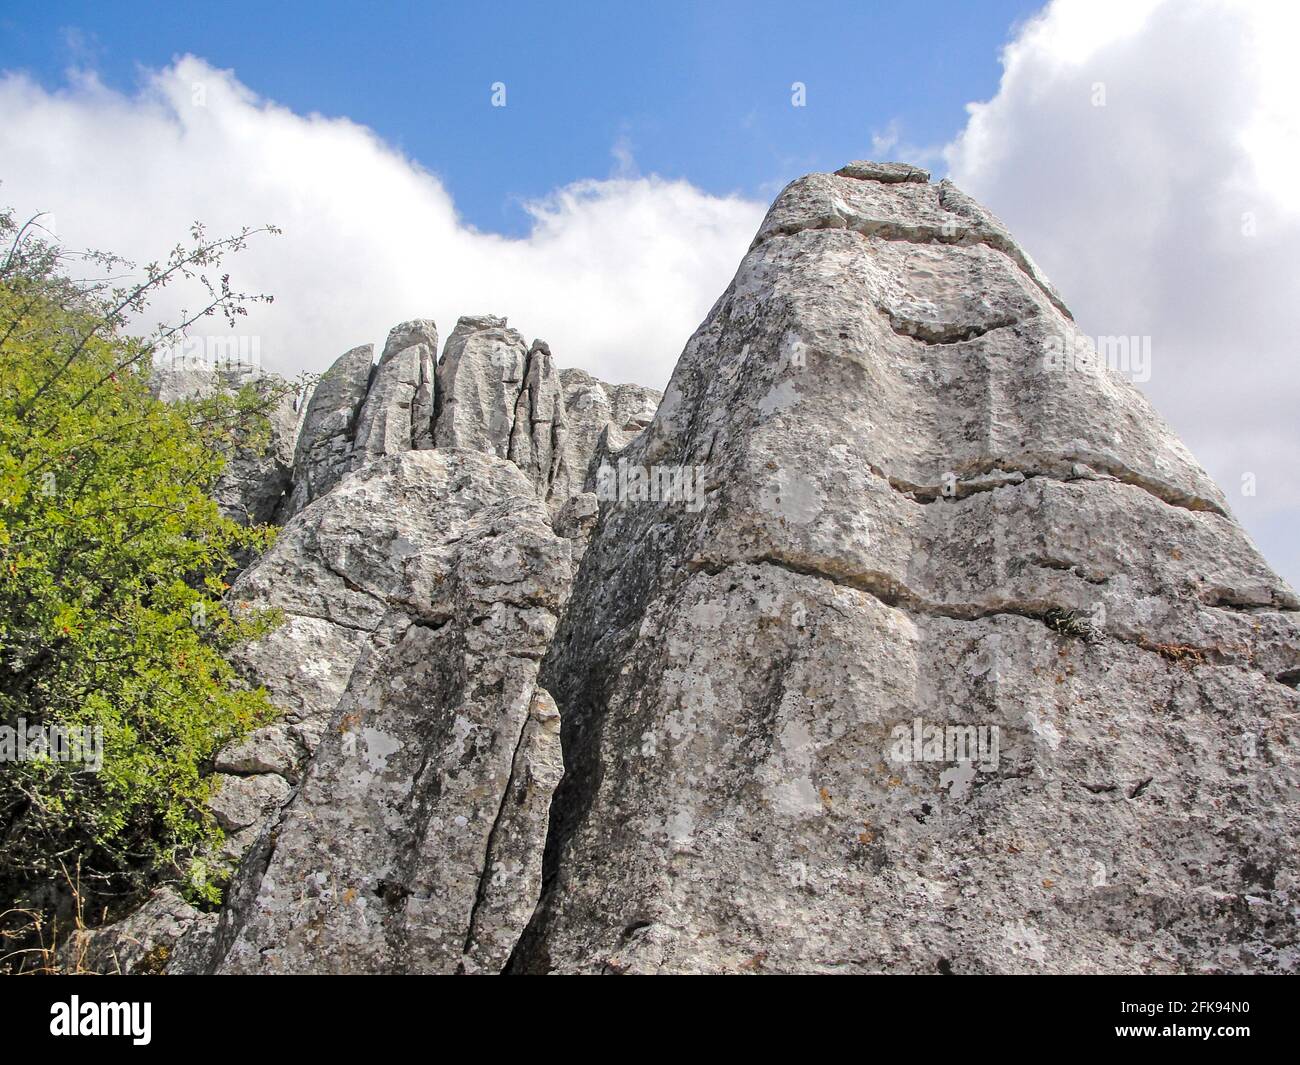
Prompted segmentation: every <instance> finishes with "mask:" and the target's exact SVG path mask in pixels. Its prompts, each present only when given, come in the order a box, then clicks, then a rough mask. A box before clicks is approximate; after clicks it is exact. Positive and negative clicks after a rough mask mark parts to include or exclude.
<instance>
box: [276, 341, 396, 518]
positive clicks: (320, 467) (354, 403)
mask: <svg viewBox="0 0 1300 1065" xmlns="http://www.w3.org/2000/svg"><path fill="white" fill-rule="evenodd" d="M374 359H375V349H374V346H373V345H371V344H362V345H360V346H359V347H355V348H353V349H352V350H351V351H347V352H344V354H342V355H340V356H339V357H338V359H337V360H335V362H334V364H333V365H332V366H331V367H330V368H329V369H328V370H326V371H325V373H323V374H322V375H321V378H320V380H319V381H318V382H317V383H316V387H315V389H313V391H312V394H311V399H310V400H308V402H307V409H306V413H304V415H303V419H302V428H301V429H300V431H299V433H298V443H297V448H296V450H295V452H294V474H293V490H292V493H291V495H290V497H289V499H287V500H286V502H285V506H284V508H283V511H282V514H281V518H280V520H281V522H282V523H283V522H285V521H288V519H289V518H291V517H293V515H295V514H297V513H298V511H300V510H302V508H303V507H305V506H307V504H308V503H310V502H312V500H315V499H319V498H320V497H321V496H323V495H324V494H325V493H326V492H328V491H329V490H330V489H331V488H333V487H334V485H336V484H337V483H338V482H339V479H340V478H341V477H342V476H343V475H344V474H345V473H347V472H348V470H349V469H350V468H351V466H352V443H353V434H354V432H355V430H356V424H357V417H358V415H359V414H360V412H361V406H362V404H363V403H364V402H365V399H366V393H367V392H368V391H369V388H370V376H371V371H372V364H373V363H374Z"/></svg>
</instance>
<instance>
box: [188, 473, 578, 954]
mask: <svg viewBox="0 0 1300 1065" xmlns="http://www.w3.org/2000/svg"><path fill="white" fill-rule="evenodd" d="M570 576H571V563H570V553H569V546H568V543H567V541H565V540H564V539H562V538H560V537H558V536H556V535H555V534H554V533H553V532H552V531H551V529H550V525H549V522H548V519H547V515H546V511H545V508H544V507H543V506H542V504H541V502H540V501H539V500H538V499H537V498H536V495H535V492H534V489H533V486H532V485H531V484H530V483H529V481H528V480H527V478H526V477H525V475H524V474H523V473H522V472H521V471H520V470H519V469H518V468H517V467H515V466H514V465H513V464H511V463H509V462H507V461H504V460H501V459H497V458H493V457H490V456H487V455H484V454H480V453H478V452H474V451H468V450H464V449H438V450H424V451H408V452H405V453H402V454H398V455H390V456H386V457H384V458H381V459H378V460H376V461H372V462H370V463H368V464H366V465H365V466H363V467H362V468H361V469H360V470H358V471H356V472H354V473H352V474H350V475H348V476H347V477H345V478H344V479H343V480H342V481H341V482H340V483H339V484H338V485H337V486H336V487H335V488H334V489H333V490H332V491H331V492H329V493H328V494H327V495H326V496H325V497H324V498H322V499H321V500H319V501H317V502H316V503H314V504H313V505H311V506H310V507H308V508H307V509H306V510H305V511H303V512H302V513H301V514H299V515H298V516H297V517H296V518H295V519H294V520H293V521H292V522H291V523H290V524H289V526H287V527H286V528H285V530H284V531H283V532H282V534H281V536H280V538H279V540H278V541H277V543H276V545H275V547H274V548H272V550H271V551H270V552H268V554H267V555H266V556H265V557H264V558H263V559H262V560H260V561H259V562H258V563H257V564H256V565H255V566H253V567H252V568H251V569H250V570H249V571H248V572H247V573H245V574H244V575H243V577H241V579H240V581H239V582H237V584H236V586H235V588H234V589H233V591H232V594H233V595H234V596H235V597H236V598H237V599H238V600H240V601H245V602H249V603H250V604H254V605H258V606H277V607H280V608H281V609H283V610H285V611H286V612H287V613H288V614H289V616H290V618H291V619H292V620H297V621H299V622H300V623H305V624H309V625H310V626H311V627H310V628H309V629H307V630H306V633H305V634H304V632H303V631H302V630H299V631H298V632H297V633H295V632H294V631H293V630H290V629H289V628H288V626H286V627H284V628H281V629H279V630H277V631H276V632H274V633H272V634H270V635H269V636H268V637H266V638H265V639H264V640H263V641H261V643H260V645H258V646H256V647H255V648H254V651H253V655H252V657H251V658H250V659H249V663H250V665H251V666H252V668H254V669H255V675H256V677H257V678H258V679H260V680H262V681H264V682H265V683H267V685H268V687H269V688H270V689H271V692H272V695H273V696H274V697H276V698H277V699H280V698H282V697H283V695H284V694H285V693H286V692H288V691H292V690H295V689H299V688H302V689H304V690H302V691H301V693H300V703H299V706H298V707H297V709H296V713H295V714H293V715H292V717H296V719H297V720H296V721H294V722H293V723H294V724H295V725H296V726H297V727H298V728H299V729H300V730H301V731H302V733H303V734H304V735H303V736H302V737H301V740H302V743H303V745H304V747H308V748H312V747H314V754H313V756H312V757H311V760H310V762H309V764H308V765H307V767H306V769H305V770H304V771H303V774H302V780H301V784H300V785H299V786H298V788H297V790H296V791H295V792H294V794H293V795H292V797H291V798H290V800H289V802H288V803H287V804H286V805H285V807H284V809H283V810H282V812H281V813H280V814H279V816H278V817H277V818H275V819H274V820H273V821H272V822H271V823H270V824H268V826H267V827H266V829H265V830H264V831H263V832H262V835H261V838H260V839H259V840H258V841H257V842H256V843H255V844H254V845H253V847H252V849H251V850H250V852H249V854H248V856H247V857H246V858H245V860H244V863H243V865H242V866H241V869H240V874H239V881H238V882H237V884H236V886H235V888H234V889H233V891H232V894H231V899H230V902H229V904H228V906H227V907H226V909H225V911H224V912H223V915H222V924H221V927H220V928H219V930H218V934H217V937H216V939H215V941H214V944H213V948H212V952H211V954H210V956H209V957H208V958H207V959H206V961H205V962H204V964H203V965H202V966H200V967H201V968H205V969H209V970H216V971H221V972H394V971H401V972H453V971H456V970H457V969H458V968H461V967H463V968H464V969H465V970H467V971H499V970H500V968H501V966H502V965H503V964H504V963H505V960H506V958H507V956H508V954H509V950H510V948H511V947H512V946H513V944H514V942H515V940H516V939H517V937H518V934H519V931H520V930H521V929H522V927H523V925H524V923H525V922H526V920H527V918H528V916H529V914H530V913H531V911H532V908H533V905H534V903H535V902H536V899H537V895H538V891H539V887H540V876H541V847H542V841H543V839H544V836H545V831H546V823H547V812H548V809H549V804H550V795H551V791H552V790H553V788H554V786H555V783H556V781H557V780H558V778H559V776H560V772H561V765H562V762H561V759H560V752H559V740H558V720H557V716H556V713H555V710H554V704H553V703H552V702H551V700H550V698H549V696H548V695H547V694H546V693H545V691H544V690H542V689H541V688H540V687H539V686H538V685H537V681H536V677H537V670H538V667H539V663H540V660H541V658H542V656H543V654H544V653H545V651H546V648H547V646H548V644H549V641H550V638H551V636H552V634H553V633H554V629H555V625H556V618H557V616H558V614H559V611H560V608H561V605H562V603H563V601H564V599H565V596H566V595H567V591H568V586H569V580H570ZM304 635H305V636H306V638H304ZM291 648H292V651H293V653H292V654H290V649H291ZM277 669H278V670H279V671H280V675H277V672H276V671H277ZM326 722H327V723H328V724H327V726H326ZM312 736H318V737H319V741H318V742H315V743H314V744H313V740H312V738H311V737H312ZM247 757H248V756H247V755H244V756H243V758H247ZM241 764H242V763H241ZM250 768H251V767H250ZM271 776H273V777H274V779H275V780H277V781H278V780H281V779H282V778H281V777H280V776H279V775H278V774H269V773H268V774H263V775H262V776H261V777H258V776H245V777H238V778H232V779H233V780H239V781H253V780H258V779H269V778H270V777H271ZM229 787H231V780H227V781H225V782H224V783H223V787H222V789H221V791H220V792H218V801H220V799H221V796H222V795H223V794H224V793H225V792H226V790H227V788H229ZM244 787H245V788H248V787H249V785H247V784H245V785H244ZM240 811H242V807H240V806H237V807H236V809H235V813H234V814H232V813H231V812H229V811H227V812H226V814H225V816H226V817H227V819H228V820H230V822H231V824H232V826H233V825H235V823H236V822H238V821H241V820H244V817H243V816H242V815H241V813H240Z"/></svg>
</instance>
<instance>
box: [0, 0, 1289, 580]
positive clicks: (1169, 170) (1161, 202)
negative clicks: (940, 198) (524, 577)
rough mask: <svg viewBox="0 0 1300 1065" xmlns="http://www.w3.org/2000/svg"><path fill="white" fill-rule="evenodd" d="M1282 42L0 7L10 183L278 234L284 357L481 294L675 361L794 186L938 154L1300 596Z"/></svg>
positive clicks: (254, 265) (635, 376)
mask: <svg viewBox="0 0 1300 1065" xmlns="http://www.w3.org/2000/svg"><path fill="white" fill-rule="evenodd" d="M1296 40H1300V5H1297V4H1294V3H1289V2H1285V3H1284V2H1279V3H1269V2H1264V0H1197V2H1196V3H1191V2H1188V0H1051V2H1050V3H1048V2H1046V0H1044V3H1043V4H1041V5H1040V4H1037V3H1027V2H1011V0H981V2H978V3H975V2H968V3H957V2H943V3H929V4H924V3H901V2H900V3H889V4H884V3H878V4H872V3H862V2H853V0H840V2H834V3H832V2H818V3H805V4H795V3H788V2H786V3H779V4H778V3H774V2H757V3H748V4H740V3H698V4H685V3H656V4H645V3H638V4H631V3H616V2H610V3H603V4H595V3H559V2H553V3H547V4H544V5H543V4H528V5H525V4H519V3H509V2H493V3H488V4H484V3H477V4H470V3H455V4H446V5H439V6H437V7H434V6H431V5H420V6H416V5H393V4H365V5H342V4H337V3H330V2H318V3H315V4H311V5H307V4H257V5H254V4H246V3H239V2H236V3H204V4H187V3H171V4H166V5H163V4H158V5H144V4H117V3H115V4H104V3H97V4H89V3H85V4H82V3H76V4H73V3H59V2H49V3H44V4H41V5H29V6H28V7H27V8H26V9H25V10H23V9H19V8H16V6H15V5H14V4H10V5H9V6H8V7H5V8H3V9H0V182H3V184H0V203H3V204H4V205H6V206H12V207H13V208H14V209H15V210H16V211H17V212H18V213H19V214H21V215H24V216H25V217H26V216H27V215H30V214H31V213H34V212H36V211H48V212H51V213H50V214H49V215H47V216H46V221H47V222H48V223H49V224H50V225H51V226H54V225H55V223H56V220H57V232H58V235H59V237H60V239H62V240H63V241H64V242H65V243H67V244H68V245H70V246H73V247H92V248H102V249H108V250H112V251H114V252H117V253H119V254H121V255H124V256H125V257H127V258H128V259H131V260H134V261H136V262H148V261H150V260H151V259H154V258H156V257H158V256H159V255H160V254H165V251H166V249H167V248H169V247H171V246H172V245H173V244H174V243H175V242H176V240H177V239H179V238H180V237H181V236H183V234H184V233H185V232H186V231H187V229H188V227H189V225H190V224H191V223H192V222H193V221H194V220H195V219H202V220H203V221H205V222H206V223H208V224H209V226H210V228H211V229H212V230H213V231H230V230H232V229H237V228H238V227H239V226H241V225H243V224H246V223H248V224H257V223H261V222H271V223H275V224H277V225H279V226H281V227H282V228H283V230H284V235H283V236H282V237H280V238H276V239H275V240H273V241H270V240H268V241H263V242H259V243H258V245H257V246H256V247H253V248H250V249H249V250H248V251H247V252H244V253H242V254H241V255H240V256H239V258H238V260H237V261H236V262H235V263H233V264H232V272H233V274H234V277H235V281H236V283H238V284H240V285H241V286H243V287H244V288H245V289H246V290H249V291H259V292H270V293H273V294H274V295H275V297H276V299H275V303H274V305H272V306H269V307H259V308H258V309H256V310H255V311H254V312H253V314H251V315H250V316H249V318H248V319H245V320H241V321H242V322H243V327H244V328H245V329H247V330H248V331H249V332H252V333H254V334H255V335H256V336H258V337H259V339H260V341H261V343H262V353H263V357H264V361H265V363H266V365H267V366H268V367H269V368H270V369H273V370H277V371H281V372H287V373H294V372H296V371H299V370H308V371H319V370H323V369H324V368H325V367H326V366H328V365H329V363H330V362H331V361H332V360H333V359H334V358H335V357H337V356H338V355H339V354H341V353H342V352H344V351H346V350H348V349H349V348H351V347H354V346H356V345H357V344H360V343H365V342H373V343H382V342H383V338H384V336H385V334H386V332H387V330H388V328H389V327H390V326H391V325H392V324H394V323H395V322H398V321H403V320H406V319H408V318H413V317H427V318H433V319H434V320H436V321H437V323H438V325H439V327H440V329H441V331H442V333H443V334H444V335H446V334H447V333H448V332H450V330H451V328H452V327H453V326H454V324H455V321H456V319H457V317H458V316H460V315H463V314H482V313H491V314H499V315H506V316H508V317H509V318H510V322H511V324H512V325H514V326H515V327H517V328H519V329H520V330H521V331H522V332H524V333H525V334H526V335H528V336H533V337H542V338H545V339H546V340H547V341H549V342H550V344H551V348H552V350H553V351H554V352H555V355H556V358H557V359H558V360H559V362H560V364H561V365H567V366H579V367H582V368H584V369H586V370H589V371H590V372H592V373H594V374H596V375H597V376H599V377H602V378H603V379H605V380H609V381H635V382H637V383H640V384H646V385H651V386H653V387H658V388H662V387H663V386H664V384H665V383H666V382H667V380H668V376H669V374H670V373H671V370H672V367H673V365H674V364H675V362H676V360H677V356H678V354H679V353H680V352H681V350H682V346H683V344H684V343H685V342H686V340H687V338H688V337H689V336H690V334H691V332H692V331H693V330H694V329H695V327H696V326H697V325H698V324H699V322H700V321H701V320H702V318H703V317H704V315H705V314H706V313H707V311H708V308H709V307H710V306H711V305H712V303H713V302H714V300H715V299H716V298H717V296H718V295H719V294H720V293H721V292H722V291H723V289H724V288H725V287H726V285H727V283H728V281H729V280H730V278H731V277H732V275H733V274H734V272H735V269H736V266H737V264H738V263H739V262H740V259H741V257H742V256H743V255H744V252H745V249H746V248H747V247H748V245H749V242H750V240H751V239H752V237H753V234H754V232H755V230H756V228H757V226H758V224H759V221H760V219H761V218H762V215H763V212H764V210H765V209H766V206H767V204H768V203H770V202H771V200H772V199H773V197H774V196H775V195H776V193H777V191H778V190H779V188H780V187H781V186H782V185H784V184H785V183H786V182H787V181H789V180H791V179H793V178H795V177H797V176H798V175H800V174H803V173H807V172H809V171H814V170H832V169H835V168H837V167H839V166H841V165H842V164H843V163H845V162H847V161H848V160H850V159H854V158H863V157H866V158H878V159H881V158H883V159H901V160H905V161H910V162H920V163H922V164H923V165H928V166H930V167H931V169H932V170H933V171H934V172H935V176H936V177H938V176H943V175H945V174H948V175H950V176H951V177H952V178H953V179H954V180H955V181H956V182H957V183H958V184H959V185H960V186H961V187H962V188H964V189H965V190H966V191H967V192H969V193H971V194H972V195H974V196H975V197H976V198H977V199H980V200H981V201H983V202H984V203H985V204H986V205H987V206H989V207H990V208H991V209H992V210H993V211H994V212H995V213H996V214H998V215H1000V216H1001V217H1002V219H1003V220H1004V221H1005V222H1006V223H1007V224H1008V226H1009V228H1010V229H1011V231H1012V232H1013V233H1014V234H1015V236H1016V238H1017V240H1018V241H1019V242H1020V243H1021V244H1022V245H1023V246H1024V247H1025V248H1026V249H1027V250H1028V251H1029V253H1030V254H1031V255H1033V257H1034V258H1035V259H1036V260H1037V261H1038V262H1039V264H1040V265H1041V266H1042V267H1043V268H1044V269H1045V271H1046V273H1047V274H1048V276H1049V277H1051V278H1052V280H1053V281H1054V282H1056V284H1057V286H1058V287H1059V288H1060V289H1061V291H1062V292H1063V293H1064V295H1065V298H1066V301H1067V303H1068V304H1069V305H1070V307H1071V308H1072V310H1073V311H1074V313H1075V317H1076V319H1077V321H1078V322H1079V324H1080V327H1081V328H1082V330H1083V331H1084V332H1085V333H1087V334H1088V335H1089V336H1138V337H1147V338H1149V339H1150V341H1151V348H1152V352H1153V354H1152V365H1151V368H1150V379H1149V380H1147V381H1144V382H1142V383H1141V385H1140V387H1141V388H1143V389H1144V391H1146V393H1147V394H1148V395H1149V396H1150V397H1151V399H1152V401H1153V402H1154V403H1155V406H1156V408H1157V410H1158V411H1159V412H1160V413H1161V414H1162V415H1163V416H1164V417H1165V418H1166V419H1167V420H1168V421H1169V422H1171V423H1172V425H1173V427H1174V429H1175V430H1176V432H1177V433H1178V434H1179V435H1180V436H1181V437H1182V439H1183V440H1184V441H1185V442H1186V443H1187V445H1188V446H1189V447H1190V448H1191V449H1192V452H1193V453H1194V454H1195V456H1196V457H1197V459H1198V460H1199V461H1200V462H1201V463H1202V464H1203V465H1204V466H1205V468H1206V469H1207V470H1208V471H1209V472H1210V473H1211V475H1212V476H1213V477H1214V478H1215V480H1216V481H1218V483H1219V484H1220V485H1221V486H1222V487H1223V488H1224V489H1225V491H1227V492H1228V493H1229V497H1230V499H1231V501H1232V505H1233V508H1234V510H1235V511H1236V512H1237V514H1238V515H1239V516H1240V517H1241V518H1242V520H1243V521H1244V523H1245V524H1246V526H1247V528H1248V530H1250V531H1251V532H1252V534H1253V535H1255V536H1256V537H1257V538H1258V539H1259V541H1260V543H1261V545H1262V546H1263V547H1264V549H1265V551H1266V553H1267V555H1268V557H1269V558H1270V559H1271V560H1272V561H1273V562H1274V564H1275V565H1278V566H1279V567H1280V568H1281V570H1282V571H1283V572H1284V573H1285V574H1286V575H1287V576H1288V578H1289V579H1290V580H1291V581H1292V582H1293V583H1295V584H1296V585H1297V586H1300V536H1297V535H1296V533H1295V529H1296V528H1297V527H1298V526H1300V477H1297V476H1296V470H1297V468H1300V424H1298V422H1297V418H1296V414H1295V412H1296V409H1297V407H1298V406H1300V355H1298V352H1297V345H1298V344H1300V341H1297V339H1296V337H1297V331H1296V330H1295V329H1294V328H1291V327H1290V319H1291V318H1293V317H1294V313H1293V308H1295V307H1297V306H1300V201H1297V199H1296V197H1295V196H1294V193H1293V189H1294V179H1295V174H1296V173H1298V172H1300V64H1297V63H1296V62H1295V56H1294V42H1295V41H1296ZM498 81H500V82H504V83H505V85H506V102H507V106H506V107H505V108H494V107H492V106H491V86H492V84H493V83H494V82H498ZM794 82H803V83H804V84H805V85H806V88H807V97H806V104H807V106H805V107H793V106H791V85H792V83H794ZM1098 85H1103V86H1104V87H1105V92H1104V93H1103V94H1102V95H1103V97H1104V103H1103V105H1102V106H1098V104H1097V102H1096V101H1097V87H1098ZM195 86H202V87H203V88H204V90H205V92H206V96H205V98H204V99H205V101H206V102H204V103H202V104H199V103H196V100H195V98H194V97H193V90H194V88H195ZM1247 219H1249V220H1250V222H1249V225H1247V224H1246V220H1247ZM172 295H173V294H172V293H169V294H168V298H171V297H172ZM160 303H162V304H163V305H162V306H160V307H159V308H158V314H159V317H167V316H169V315H174V313H175V311H176V310H177V309H178V307H182V306H185V302H184V300H183V298H182V297H181V296H180V295H176V296H175V299H174V300H173V301H172V303H171V304H170V305H169V304H168V300H167V299H164V300H162V301H160ZM145 325H146V326H147V325H148V323H145ZM1247 482H1249V483H1250V484H1252V485H1253V486H1256V487H1255V488H1254V489H1252V490H1253V491H1254V494H1249V493H1248V492H1247V491H1246V489H1245V487H1244V485H1245V484H1246V483H1247Z"/></svg>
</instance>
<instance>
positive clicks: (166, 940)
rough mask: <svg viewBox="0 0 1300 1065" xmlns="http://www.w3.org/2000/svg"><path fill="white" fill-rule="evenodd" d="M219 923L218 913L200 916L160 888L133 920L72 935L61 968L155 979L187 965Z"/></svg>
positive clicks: (61, 952)
mask: <svg viewBox="0 0 1300 1065" xmlns="http://www.w3.org/2000/svg"><path fill="white" fill-rule="evenodd" d="M216 921H217V915H216V914H214V913H201V912H200V911H199V910H196V909H195V908H194V907H193V906H191V905H190V904H189V903H188V902H186V901H185V900H184V899H182V898H181V897H180V896H179V895H178V894H176V892H174V891H173V890H171V888H166V887H164V888H159V889H158V890H157V891H155V892H154V893H153V895H151V896H150V897H149V899H148V900H147V901H146V902H145V903H144V905H143V906H141V907H140V908H139V909H138V910H136V911H135V912H134V913H133V914H131V915H130V916H129V917H126V918H124V919H123V920H121V921H118V922H117V923H115V924H112V925H108V926H106V927H104V928H95V929H78V930H77V931H75V932H73V934H72V935H71V936H69V937H68V939H67V941H66V942H64V944H63V946H62V947H61V948H60V950H59V952H58V956H57V960H58V965H59V968H60V970H61V971H63V972H65V973H69V974H77V973H99V974H101V975H104V976H119V975H121V976H132V975H157V974H160V973H162V972H164V971H166V970H168V969H169V968H170V967H171V966H173V965H176V964H177V962H178V961H179V962H181V963H185V962H188V961H189V960H190V958H191V951H192V950H193V948H194V946H195V945H196V944H202V943H203V942H204V941H205V939H206V937H207V936H208V935H210V934H211V931H212V928H213V926H214V925H215V924H216Z"/></svg>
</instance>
